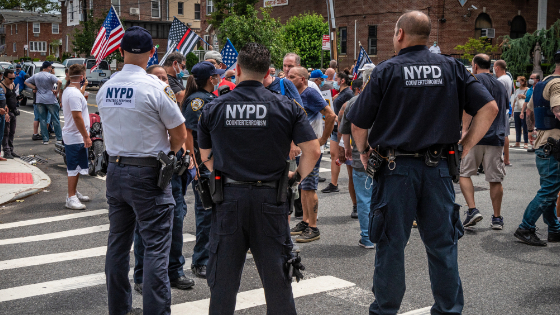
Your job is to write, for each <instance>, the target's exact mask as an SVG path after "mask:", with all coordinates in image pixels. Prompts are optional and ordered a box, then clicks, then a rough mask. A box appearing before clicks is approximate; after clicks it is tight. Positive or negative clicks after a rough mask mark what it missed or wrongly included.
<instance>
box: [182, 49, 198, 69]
mask: <svg viewBox="0 0 560 315" xmlns="http://www.w3.org/2000/svg"><path fill="white" fill-rule="evenodd" d="M185 58H186V62H185V65H186V68H187V70H188V71H189V72H191V70H192V67H194V65H196V64H197V63H198V57H197V56H196V55H195V54H194V53H193V52H190V53H188V54H187V55H186V56H185Z"/></svg>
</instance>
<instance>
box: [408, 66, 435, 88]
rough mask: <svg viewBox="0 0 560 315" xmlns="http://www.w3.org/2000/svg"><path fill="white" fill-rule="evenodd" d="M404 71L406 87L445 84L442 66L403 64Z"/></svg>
mask: <svg viewBox="0 0 560 315" xmlns="http://www.w3.org/2000/svg"><path fill="white" fill-rule="evenodd" d="M402 71H403V74H402V75H403V78H404V83H405V87H425V86H443V78H442V73H441V67H440V66H434V65H414V66H403V67H402Z"/></svg>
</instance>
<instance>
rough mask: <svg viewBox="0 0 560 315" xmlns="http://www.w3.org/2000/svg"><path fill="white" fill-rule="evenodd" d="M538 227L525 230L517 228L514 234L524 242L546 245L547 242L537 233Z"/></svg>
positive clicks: (533, 244)
mask: <svg viewBox="0 0 560 315" xmlns="http://www.w3.org/2000/svg"><path fill="white" fill-rule="evenodd" d="M536 231H537V230H536V229H530V230H525V229H522V228H517V230H516V231H515V233H513V236H515V237H517V239H518V240H520V241H521V242H522V243H525V244H527V245H532V246H546V242H545V241H543V240H541V239H540V238H539V237H538V236H537V234H536V233H535V232H536Z"/></svg>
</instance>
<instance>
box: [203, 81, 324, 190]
mask: <svg viewBox="0 0 560 315" xmlns="http://www.w3.org/2000/svg"><path fill="white" fill-rule="evenodd" d="M314 139H317V136H315V132H313V129H312V128H311V125H310V124H309V122H308V121H307V117H306V114H305V111H304V110H303V108H302V107H301V106H300V105H298V104H297V103H295V102H294V101H291V100H290V99H288V98H287V97H286V96H283V95H279V94H274V93H272V92H270V91H269V90H267V89H266V88H265V87H264V86H263V85H262V84H261V83H260V82H257V81H243V82H241V83H239V84H238V85H237V87H236V88H235V90H233V91H231V92H229V93H228V94H225V95H222V96H220V97H219V98H217V99H215V100H213V101H212V102H211V103H209V104H206V105H205V106H204V108H203V110H202V116H201V117H200V120H199V122H198V145H199V146H200V148H201V149H210V148H212V150H213V153H214V168H215V169H217V170H220V171H222V173H223V174H225V175H226V176H229V177H230V178H232V179H235V180H240V181H258V180H260V181H270V180H278V179H280V177H281V175H282V172H283V171H284V169H285V167H286V156H288V153H289V152H290V144H291V142H292V140H293V141H294V143H295V144H299V143H302V142H307V141H311V140H314Z"/></svg>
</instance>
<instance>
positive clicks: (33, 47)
mask: <svg viewBox="0 0 560 315" xmlns="http://www.w3.org/2000/svg"><path fill="white" fill-rule="evenodd" d="M29 51H30V52H47V42H29Z"/></svg>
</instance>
